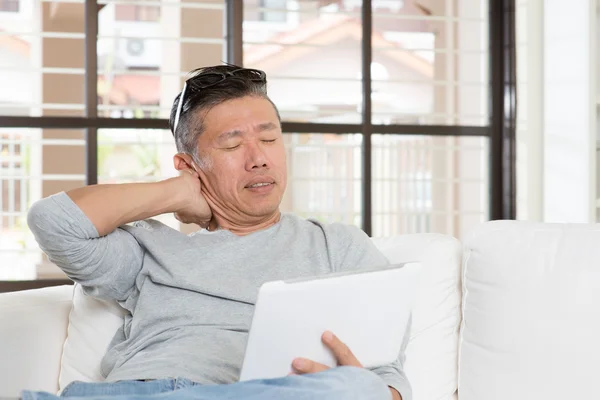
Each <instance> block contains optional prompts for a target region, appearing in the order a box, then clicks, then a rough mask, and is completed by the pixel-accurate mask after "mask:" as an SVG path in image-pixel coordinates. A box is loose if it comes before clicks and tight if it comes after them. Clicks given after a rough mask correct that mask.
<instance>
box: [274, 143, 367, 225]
mask: <svg viewBox="0 0 600 400" xmlns="http://www.w3.org/2000/svg"><path fill="white" fill-rule="evenodd" d="M284 138H285V142H286V148H287V159H288V186H287V191H286V193H285V196H284V198H283V202H282V205H281V210H282V211H283V212H291V213H294V214H296V215H298V216H301V217H304V218H314V219H317V220H319V221H322V222H335V221H339V222H344V223H347V224H353V225H356V226H361V215H362V213H361V209H362V199H361V193H362V186H361V175H362V174H361V166H362V159H361V146H362V136H361V135H359V134H351V135H334V134H306V133H303V134H285V135H284Z"/></svg>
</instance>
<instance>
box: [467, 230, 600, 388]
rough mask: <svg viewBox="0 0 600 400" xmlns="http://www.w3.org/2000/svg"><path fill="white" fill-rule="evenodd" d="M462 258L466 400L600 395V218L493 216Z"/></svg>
mask: <svg viewBox="0 0 600 400" xmlns="http://www.w3.org/2000/svg"><path fill="white" fill-rule="evenodd" d="M464 260H465V261H464V271H463V274H464V276H463V281H464V294H463V303H464V304H463V324H462V330H461V343H460V367H459V374H460V375H459V398H460V400H481V399H486V400H496V399H497V400H506V399H512V400H519V399H523V400H525V399H527V400H529V399H544V400H559V399H561V400H562V399H600V383H599V382H600V380H599V379H598V373H599V372H600V224H598V225H566V224H564V225H563V224H561V225H559V224H541V223H539V224H538V223H526V222H514V221H499V222H491V223H487V224H485V225H483V226H481V227H480V228H479V229H478V230H477V232H475V233H474V234H473V236H472V237H471V238H470V239H468V240H467V241H466V242H465V254H464Z"/></svg>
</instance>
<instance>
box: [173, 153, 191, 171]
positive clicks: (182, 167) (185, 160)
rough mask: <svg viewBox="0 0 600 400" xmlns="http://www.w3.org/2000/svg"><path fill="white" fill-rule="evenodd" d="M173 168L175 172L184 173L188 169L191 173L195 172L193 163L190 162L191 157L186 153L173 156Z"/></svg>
mask: <svg viewBox="0 0 600 400" xmlns="http://www.w3.org/2000/svg"><path fill="white" fill-rule="evenodd" d="M173 166H174V167H175V169H176V170H177V171H186V170H189V169H191V170H192V171H194V170H195V168H194V161H193V160H192V157H191V156H190V155H189V154H186V153H177V154H175V155H174V156H173Z"/></svg>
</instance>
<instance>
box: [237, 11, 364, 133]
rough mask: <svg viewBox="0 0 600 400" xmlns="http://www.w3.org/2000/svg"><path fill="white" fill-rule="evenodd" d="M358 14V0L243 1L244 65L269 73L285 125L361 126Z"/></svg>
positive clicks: (272, 92)
mask: <svg viewBox="0 0 600 400" xmlns="http://www.w3.org/2000/svg"><path fill="white" fill-rule="evenodd" d="M275 3H277V4H275ZM275 6H277V7H275ZM360 13H361V6H360V2H355V1H353V2H331V1H316V0H306V1H285V0H284V1H273V2H271V1H269V2H264V1H259V0H249V1H244V24H243V29H244V65H245V66H246V67H250V68H258V69H262V70H264V71H265V72H266V73H267V79H268V82H269V83H268V85H269V95H270V97H271V98H272V99H273V101H274V102H275V104H277V106H278V107H279V110H280V112H281V116H282V118H283V119H284V120H287V121H310V122H343V123H359V122H360V121H361V102H362V100H361V96H362V95H361V93H362V87H361V83H360V79H361V75H362V73H361V38H362V23H361V15H360Z"/></svg>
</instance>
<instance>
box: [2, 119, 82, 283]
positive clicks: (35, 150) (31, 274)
mask: <svg viewBox="0 0 600 400" xmlns="http://www.w3.org/2000/svg"><path fill="white" fill-rule="evenodd" d="M84 145H85V142H84V132H83V131H81V130H62V129H14V128H0V193H1V197H0V280H23V279H44V278H56V277H63V276H64V275H63V274H62V272H61V271H60V270H58V269H57V268H56V266H54V265H53V264H51V263H49V262H48V261H47V260H46V258H45V257H44V256H43V255H42V252H41V251H40V250H39V247H38V245H37V243H36V242H35V240H34V238H33V235H32V234H31V232H30V231H29V228H28V227H27V211H28V210H29V207H30V206H31V204H32V203H33V202H35V201H37V200H39V199H41V198H43V197H47V196H50V195H52V194H54V193H58V192H60V191H63V190H70V189H73V188H75V187H80V186H82V185H84V184H85V173H84V159H85V157H84V154H85V149H84Z"/></svg>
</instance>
